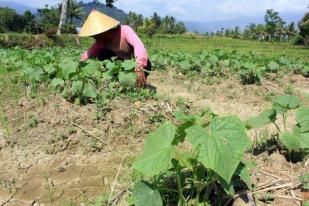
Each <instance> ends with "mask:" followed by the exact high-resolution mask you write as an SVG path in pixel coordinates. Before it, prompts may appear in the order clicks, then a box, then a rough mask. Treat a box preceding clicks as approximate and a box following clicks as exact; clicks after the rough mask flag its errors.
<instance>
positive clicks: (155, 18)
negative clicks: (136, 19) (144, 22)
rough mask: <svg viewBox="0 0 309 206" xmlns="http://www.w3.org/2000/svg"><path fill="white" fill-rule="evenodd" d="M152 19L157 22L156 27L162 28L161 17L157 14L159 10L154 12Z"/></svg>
mask: <svg viewBox="0 0 309 206" xmlns="http://www.w3.org/2000/svg"><path fill="white" fill-rule="evenodd" d="M151 21H152V22H153V23H154V24H155V27H156V29H158V28H160V26H161V24H162V20H161V17H160V16H159V15H158V14H157V12H154V13H153V15H152V17H151Z"/></svg>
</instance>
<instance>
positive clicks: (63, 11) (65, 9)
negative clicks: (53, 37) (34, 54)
mask: <svg viewBox="0 0 309 206" xmlns="http://www.w3.org/2000/svg"><path fill="white" fill-rule="evenodd" d="M68 4H69V0H62V3H61V15H60V21H59V26H58V30H57V35H60V34H61V29H62V26H63V25H64V24H65V23H66V21H67V17H68Z"/></svg>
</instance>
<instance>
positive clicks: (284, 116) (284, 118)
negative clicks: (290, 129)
mask: <svg viewBox="0 0 309 206" xmlns="http://www.w3.org/2000/svg"><path fill="white" fill-rule="evenodd" d="M282 117H283V126H284V131H285V132H286V113H283V114H282Z"/></svg>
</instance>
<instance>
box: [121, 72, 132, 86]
mask: <svg viewBox="0 0 309 206" xmlns="http://www.w3.org/2000/svg"><path fill="white" fill-rule="evenodd" d="M118 79H119V82H120V84H121V85H122V86H125V87H135V85H136V74H135V73H134V72H129V73H127V72H120V73H119V75H118Z"/></svg>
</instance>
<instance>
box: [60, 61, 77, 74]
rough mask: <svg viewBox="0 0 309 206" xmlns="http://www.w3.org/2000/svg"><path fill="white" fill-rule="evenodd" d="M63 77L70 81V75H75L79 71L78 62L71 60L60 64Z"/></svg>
mask: <svg viewBox="0 0 309 206" xmlns="http://www.w3.org/2000/svg"><path fill="white" fill-rule="evenodd" d="M59 66H60V68H61V71H62V75H63V77H64V78H65V79H69V77H70V74H73V73H75V72H76V71H77V67H78V62H76V61H73V60H71V59H65V60H64V61H62V62H61V63H60V64H59Z"/></svg>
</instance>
